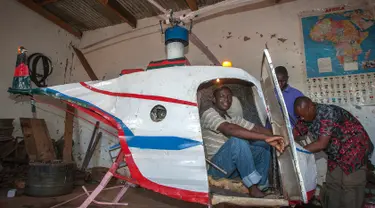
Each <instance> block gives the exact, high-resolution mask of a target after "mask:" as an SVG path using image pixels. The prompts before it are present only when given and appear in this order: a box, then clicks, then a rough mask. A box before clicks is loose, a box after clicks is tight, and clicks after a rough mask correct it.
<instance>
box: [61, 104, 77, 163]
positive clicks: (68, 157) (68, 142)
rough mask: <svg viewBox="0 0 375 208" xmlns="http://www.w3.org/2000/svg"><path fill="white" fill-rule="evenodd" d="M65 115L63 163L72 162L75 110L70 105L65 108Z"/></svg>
mask: <svg viewBox="0 0 375 208" xmlns="http://www.w3.org/2000/svg"><path fill="white" fill-rule="evenodd" d="M66 110H67V112H66V114H65V132H64V151H63V161H64V162H71V161H72V143H73V142H72V141H73V120H74V115H73V114H72V113H74V112H75V108H73V107H72V106H70V105H67V106H66Z"/></svg>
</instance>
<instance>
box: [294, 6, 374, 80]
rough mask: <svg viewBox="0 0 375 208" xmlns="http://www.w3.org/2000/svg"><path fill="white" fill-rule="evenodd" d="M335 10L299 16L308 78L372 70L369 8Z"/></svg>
mask: <svg viewBox="0 0 375 208" xmlns="http://www.w3.org/2000/svg"><path fill="white" fill-rule="evenodd" d="M337 10H339V11H337ZM336 11H337V12H333V13H332V9H327V10H325V12H324V13H321V14H319V15H315V16H307V17H302V18H301V23H302V30H303V31H302V32H303V42H304V50H305V61H306V73H307V78H316V77H328V76H343V75H351V74H361V73H369V72H375V26H374V23H375V19H374V15H373V13H372V11H371V10H368V9H353V10H346V9H345V7H339V8H336Z"/></svg>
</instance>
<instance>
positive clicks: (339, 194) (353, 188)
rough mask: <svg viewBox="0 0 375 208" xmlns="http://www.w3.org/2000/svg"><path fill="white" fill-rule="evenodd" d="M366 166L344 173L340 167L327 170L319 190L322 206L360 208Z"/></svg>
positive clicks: (328, 207)
mask: <svg viewBox="0 0 375 208" xmlns="http://www.w3.org/2000/svg"><path fill="white" fill-rule="evenodd" d="M366 170H367V169H366V167H362V168H361V169H359V170H357V171H356V172H353V173H351V174H349V175H346V174H345V173H344V172H342V170H341V168H339V167H336V168H335V169H334V170H333V171H332V172H330V171H328V172H327V176H326V184H325V186H324V187H323V189H322V191H321V202H322V205H323V207H324V208H362V207H363V201H364V198H365V186H366Z"/></svg>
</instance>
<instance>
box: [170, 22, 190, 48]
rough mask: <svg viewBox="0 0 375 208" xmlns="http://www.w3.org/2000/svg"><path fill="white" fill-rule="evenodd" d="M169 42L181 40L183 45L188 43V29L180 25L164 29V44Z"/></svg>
mask: <svg viewBox="0 0 375 208" xmlns="http://www.w3.org/2000/svg"><path fill="white" fill-rule="evenodd" d="M170 42H181V43H183V44H184V46H185V47H186V46H188V45H189V31H188V30H187V29H186V28H184V27H181V26H178V25H176V26H174V27H170V28H168V29H166V30H165V45H167V44H168V43H170Z"/></svg>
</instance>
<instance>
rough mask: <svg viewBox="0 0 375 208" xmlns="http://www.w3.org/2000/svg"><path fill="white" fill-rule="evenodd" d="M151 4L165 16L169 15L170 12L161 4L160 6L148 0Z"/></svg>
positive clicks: (152, 0)
mask: <svg viewBox="0 0 375 208" xmlns="http://www.w3.org/2000/svg"><path fill="white" fill-rule="evenodd" d="M147 1H148V2H149V3H150V4H152V5H154V6H155V7H156V8H157V9H159V10H160V11H161V12H163V13H164V14H165V15H168V11H167V10H166V9H165V8H164V7H162V6H161V5H160V4H158V3H157V2H156V1H154V0H147Z"/></svg>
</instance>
